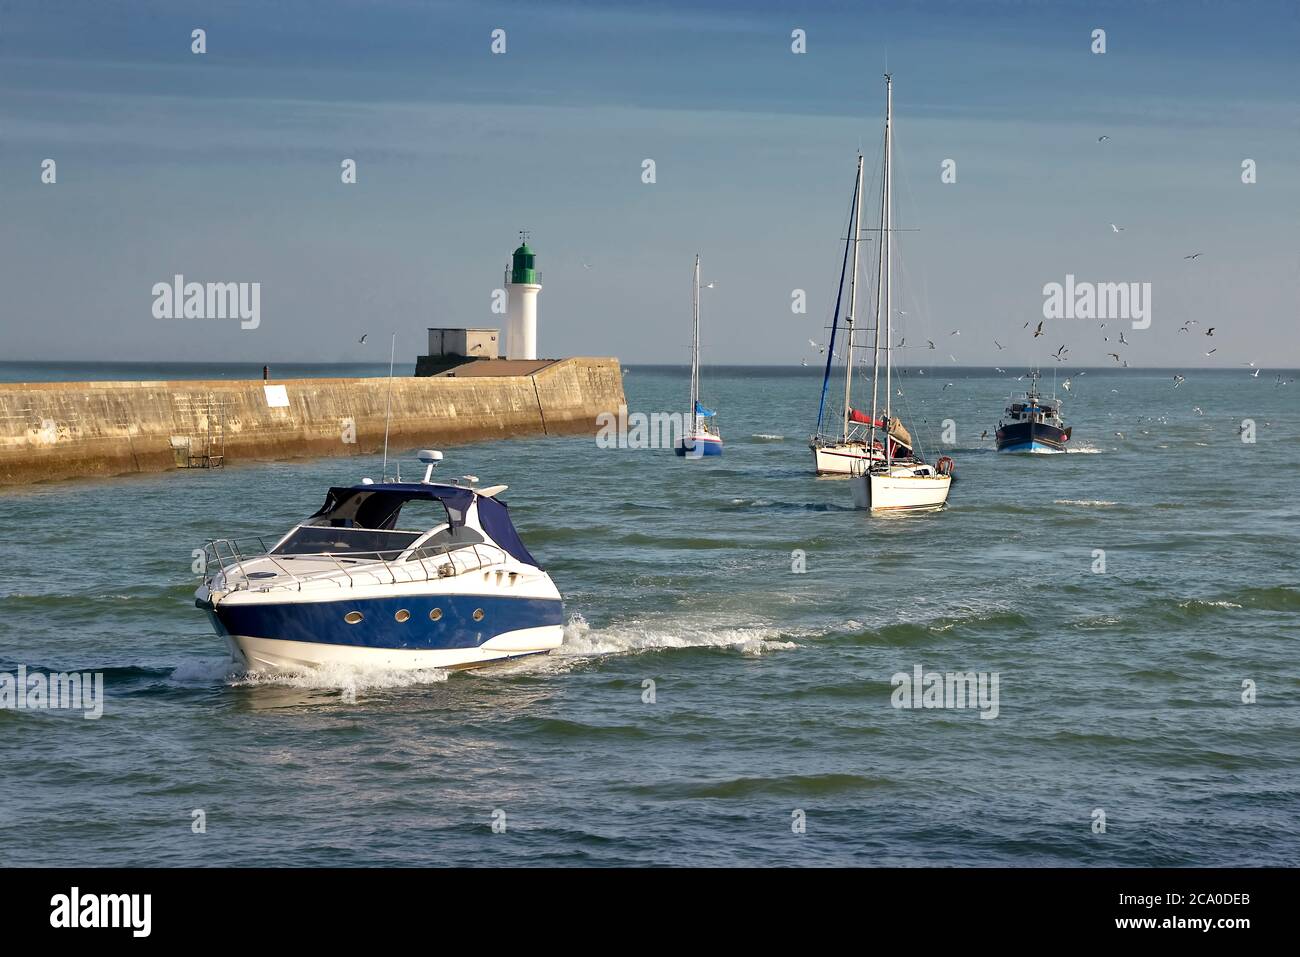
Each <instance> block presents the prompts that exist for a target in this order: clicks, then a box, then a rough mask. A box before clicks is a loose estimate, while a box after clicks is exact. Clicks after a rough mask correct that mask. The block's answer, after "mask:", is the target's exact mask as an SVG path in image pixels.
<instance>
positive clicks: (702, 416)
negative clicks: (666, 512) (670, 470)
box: [673, 255, 722, 459]
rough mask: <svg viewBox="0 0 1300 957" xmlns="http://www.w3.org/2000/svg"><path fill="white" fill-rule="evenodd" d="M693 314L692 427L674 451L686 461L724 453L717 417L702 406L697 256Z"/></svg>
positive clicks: (697, 258)
mask: <svg viewBox="0 0 1300 957" xmlns="http://www.w3.org/2000/svg"><path fill="white" fill-rule="evenodd" d="M691 312H692V320H693V323H694V325H693V335H692V337H691V411H690V413H689V422H690V428H689V429H688V430H687V431H686V434H685V435H683V436H682V437H681V438H680V439H678V440H677V444H676V446H675V447H674V449H673V451H674V452H676V453H677V455H678V456H680V457H682V458H687V457H689V458H693V459H698V458H703V457H704V456H706V455H721V454H722V436H721V435H720V434H719V432H718V426H717V424H716V423H714V422H711V421H709V420H710V419H712V418H713V417H714V416H715V415H717V413H716V412H714V411H713V410H712V409H706V408H705V407H704V406H703V405H702V404H701V403H700V257H699V256H698V255H697V256H696V257H695V272H694V274H693V275H692V278H691Z"/></svg>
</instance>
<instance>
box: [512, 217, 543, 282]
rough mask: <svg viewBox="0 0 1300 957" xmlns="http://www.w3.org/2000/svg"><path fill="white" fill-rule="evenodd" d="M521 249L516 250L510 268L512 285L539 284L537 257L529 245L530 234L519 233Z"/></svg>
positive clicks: (523, 231) (525, 232) (524, 231)
mask: <svg viewBox="0 0 1300 957" xmlns="http://www.w3.org/2000/svg"><path fill="white" fill-rule="evenodd" d="M519 240H520V242H519V248H518V249H516V250H515V253H514V258H513V261H512V263H511V268H510V281H511V282H512V283H539V282H540V280H539V279H538V276H537V255H536V254H535V253H534V252H533V251H532V249H531V248H530V247H529V245H528V232H527V231H526V230H520V231H519Z"/></svg>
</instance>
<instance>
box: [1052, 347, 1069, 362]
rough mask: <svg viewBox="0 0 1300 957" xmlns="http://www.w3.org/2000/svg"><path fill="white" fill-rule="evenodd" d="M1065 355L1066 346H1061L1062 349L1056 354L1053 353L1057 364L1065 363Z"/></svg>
mask: <svg viewBox="0 0 1300 957" xmlns="http://www.w3.org/2000/svg"><path fill="white" fill-rule="evenodd" d="M1065 353H1066V348H1065V346H1061V348H1059V349H1057V350H1056V352H1055V353H1053V355H1052V358H1053V359H1055V360H1056V361H1057V362H1064V361H1065Z"/></svg>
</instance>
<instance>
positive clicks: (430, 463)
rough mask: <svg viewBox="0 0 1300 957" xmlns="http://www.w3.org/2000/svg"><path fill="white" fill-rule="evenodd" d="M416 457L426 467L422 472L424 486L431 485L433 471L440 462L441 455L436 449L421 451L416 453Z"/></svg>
mask: <svg viewBox="0 0 1300 957" xmlns="http://www.w3.org/2000/svg"><path fill="white" fill-rule="evenodd" d="M416 457H417V458H418V459H419V460H420V461H421V462H423V463H424V464H425V465H426V466H427V468H425V470H424V480H423V481H424V484H425V485H432V484H433V470H434V469H436V468H437V467H438V463H439V462H441V461H442V453H441V452H439V451H438V450H437V449H421V450H420V451H419V452H417V453H416Z"/></svg>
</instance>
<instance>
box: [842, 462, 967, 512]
mask: <svg viewBox="0 0 1300 957" xmlns="http://www.w3.org/2000/svg"><path fill="white" fill-rule="evenodd" d="M926 472H927V474H923V475H918V474H915V470H914V469H913V468H912V467H910V466H895V467H894V468H893V469H891V470H890V472H889V473H888V474H885V473H884V472H883V471H881V472H872V473H870V474H868V475H857V476H854V478H853V482H852V487H853V504H854V506H855V507H856V508H865V509H870V510H871V511H873V512H920V511H927V510H931V509H938V508H943V506H944V503H946V502H947V501H948V489H949V488H950V487H951V485H952V476H951V475H935V474H933V470H931V469H929V467H928V466H927V467H926Z"/></svg>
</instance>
